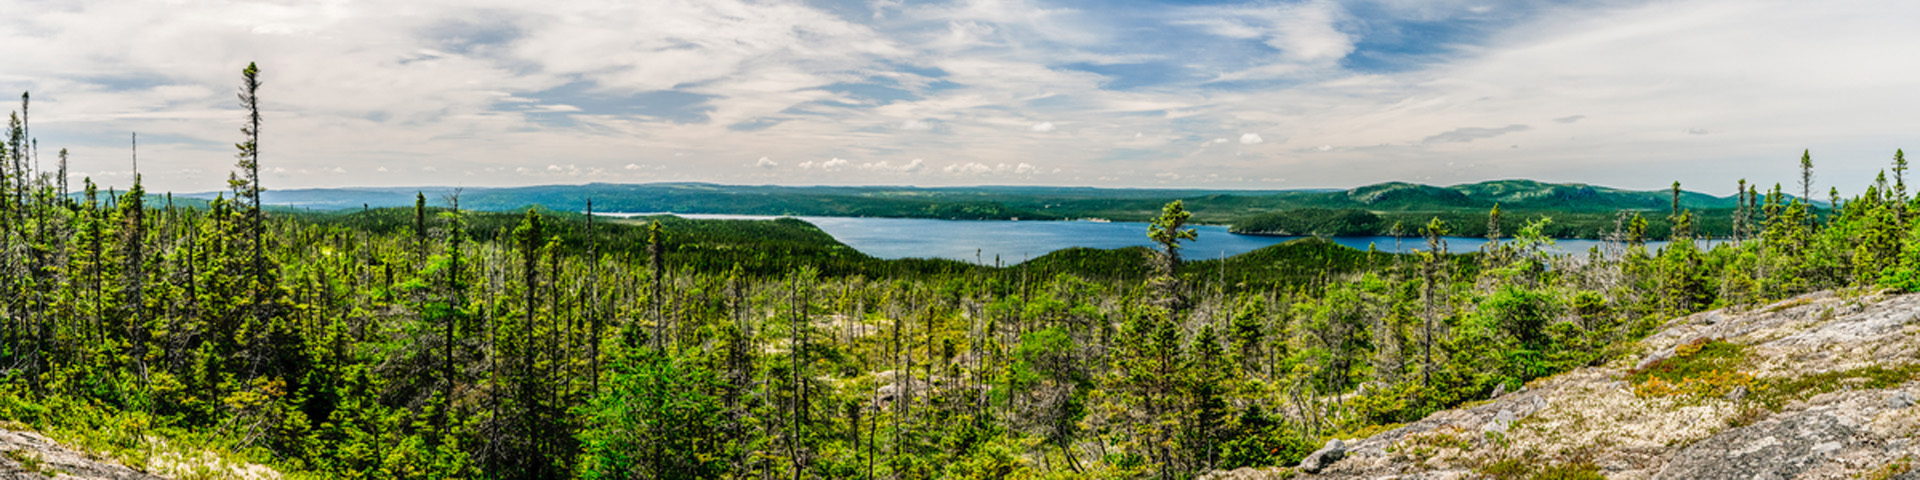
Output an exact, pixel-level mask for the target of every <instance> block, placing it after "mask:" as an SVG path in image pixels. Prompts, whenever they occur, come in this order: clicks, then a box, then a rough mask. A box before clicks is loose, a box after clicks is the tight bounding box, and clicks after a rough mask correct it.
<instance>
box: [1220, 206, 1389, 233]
mask: <svg viewBox="0 0 1920 480" xmlns="http://www.w3.org/2000/svg"><path fill="white" fill-rule="evenodd" d="M1382 222H1384V220H1381V218H1380V216H1379V215H1374V214H1373V212H1369V211H1366V210H1360V209H1341V210H1334V209H1327V208H1301V209H1294V210H1287V211H1283V212H1272V213H1263V214H1259V215H1254V216H1249V217H1246V218H1242V219H1239V220H1235V221H1234V222H1233V228H1232V229H1231V231H1232V232H1233V233H1238V234H1243V235H1285V236H1295V235H1297V236H1334V237H1340V236H1363V235H1374V234H1378V233H1380V232H1382V231H1383V230H1382V228H1384V227H1386V226H1385V225H1382V224H1381V223H1382Z"/></svg>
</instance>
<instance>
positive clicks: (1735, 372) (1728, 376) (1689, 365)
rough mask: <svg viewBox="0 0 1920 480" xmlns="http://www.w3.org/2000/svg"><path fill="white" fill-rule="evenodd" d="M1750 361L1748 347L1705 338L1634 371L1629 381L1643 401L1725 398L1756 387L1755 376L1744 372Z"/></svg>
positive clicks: (1678, 347) (1682, 346)
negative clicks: (1689, 397) (1747, 388)
mask: <svg viewBox="0 0 1920 480" xmlns="http://www.w3.org/2000/svg"><path fill="white" fill-rule="evenodd" d="M1746 361H1747V353H1746V348H1745V347H1743V346H1741V345H1739V344H1736V343H1731V342H1726V341H1722V340H1718V339H1705V338H1703V339H1699V340H1695V341H1693V342H1688V343H1685V344H1681V345H1679V346H1675V347H1674V354H1673V356H1672V357H1669V358H1667V359H1665V360H1661V361H1659V362H1655V363H1654V364H1653V365H1648V366H1647V368H1644V369H1640V370H1636V371H1633V372H1632V373H1630V374H1629V375H1628V376H1627V379H1628V381H1630V382H1633V384H1634V387H1633V392H1634V394H1636V395H1639V396H1641V397H1663V396H1691V397H1707V396H1718V395H1725V394H1727V392H1731V391H1733V390H1734V389H1735V388H1738V387H1743V386H1748V385H1752V384H1753V376H1752V375H1749V374H1747V373H1744V372H1741V371H1740V367H1741V366H1742V365H1743V364H1745V363H1746Z"/></svg>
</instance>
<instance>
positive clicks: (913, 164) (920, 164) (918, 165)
mask: <svg viewBox="0 0 1920 480" xmlns="http://www.w3.org/2000/svg"><path fill="white" fill-rule="evenodd" d="M924 168H926V162H925V161H923V160H921V159H918V158H916V159H913V160H912V161H909V162H906V163H903V164H899V165H894V164H892V163H889V162H887V161H886V160H881V161H878V162H867V163H862V164H860V169H861V170H877V171H888V172H901V173H918V172H919V171H920V170H922V169H924Z"/></svg>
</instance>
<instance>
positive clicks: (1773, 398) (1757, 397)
mask: <svg viewBox="0 0 1920 480" xmlns="http://www.w3.org/2000/svg"><path fill="white" fill-rule="evenodd" d="M1914 380H1920V363H1908V364H1899V365H1868V366H1865V367H1860V368H1852V369H1847V370H1840V371H1833V372H1822V373H1816V374H1812V375H1805V376H1800V377H1793V378H1768V379H1765V380H1762V381H1760V382H1758V385H1756V386H1755V387H1754V388H1753V390H1752V392H1753V395H1752V396H1751V397H1750V400H1751V401H1753V402H1755V403H1757V404H1759V405H1762V406H1764V407H1766V408H1767V409H1769V410H1776V411H1777V410H1779V409H1780V408H1781V407H1783V406H1786V405H1787V404H1789V403H1792V402H1794V401H1798V400H1806V399H1808V398H1812V397H1813V396H1815V395H1820V394H1823V393H1830V392H1836V391H1840V390H1843V389H1844V390H1879V389H1885V388H1893V387H1897V386H1900V385H1903V384H1906V383H1907V382H1911V381H1914Z"/></svg>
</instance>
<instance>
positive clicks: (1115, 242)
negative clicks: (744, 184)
mask: <svg viewBox="0 0 1920 480" xmlns="http://www.w3.org/2000/svg"><path fill="white" fill-rule="evenodd" d="M607 215H609V216H632V215H640V214H619V213H616V214H607ZM676 215H679V216H681V217H685V218H706V219H750V220H761V219H771V218H777V217H770V216H760V215H712V214H676ZM795 218H798V219H800V220H804V221H806V222H808V223H812V224H814V226H817V227H820V230H822V231H825V232H827V234H829V235H833V238H835V239H838V240H840V242H841V243H845V244H847V245H848V246H851V247H853V248H854V249H856V250H859V251H861V252H862V253H866V254H867V255H872V256H875V257H879V258H886V259H895V258H950V259H955V260H962V261H967V262H972V261H975V260H978V261H981V262H984V263H988V264H992V263H993V261H994V258H995V256H998V258H999V259H1000V260H1001V261H1003V262H1005V263H1009V264H1012V263H1019V262H1023V261H1026V260H1027V259H1031V258H1034V257H1039V256H1041V255H1046V254H1047V252H1052V251H1054V250H1060V249H1064V248H1071V247H1092V248H1121V247H1132V246H1149V245H1152V244H1153V241H1152V240H1148V239H1147V224H1145V223H1134V222H1112V223H1098V222H1083V221H1021V222H1015V221H1002V220H930V219H917V218H866V217H795ZM1193 228H1194V230H1196V231H1198V232H1199V236H1200V238H1199V239H1197V240H1195V241H1192V242H1187V243H1185V245H1186V248H1183V249H1181V251H1182V252H1183V254H1184V255H1185V256H1186V257H1187V258H1188V259H1190V260H1199V259H1207V258H1219V257H1222V256H1227V257H1231V256H1234V255H1239V254H1242V253H1247V252H1251V251H1254V250H1257V249H1259V248H1261V247H1265V246H1268V245H1273V244H1277V243H1281V242H1286V241H1288V240H1293V239H1297V238H1300V237H1264V236H1253V235H1235V234H1232V233H1228V232H1227V227H1221V226H1213V225H1196V226H1194V227H1193ZM1332 240H1333V242H1334V243H1338V244H1341V245H1345V246H1348V247H1352V248H1354V249H1358V250H1366V249H1367V247H1368V246H1369V245H1371V246H1374V247H1376V248H1379V249H1380V251H1382V252H1402V253H1405V252H1414V251H1418V250H1424V249H1426V248H1427V244H1426V241H1425V240H1424V239H1422V238H1420V237H1404V238H1402V239H1401V240H1400V241H1399V242H1398V243H1397V244H1396V242H1395V241H1394V238H1393V237H1335V238H1332ZM1486 243H1487V239H1484V238H1466V237H1448V238H1447V250H1448V251H1452V252H1470V251H1474V250H1478V249H1479V248H1480V246H1481V245H1483V244H1486ZM1600 243H1601V242H1599V241H1595V240H1558V241H1556V242H1555V250H1558V251H1560V252H1562V253H1580V254H1584V253H1585V252H1586V251H1587V249H1589V248H1592V247H1594V246H1598V245H1600ZM1660 245H1661V243H1660V242H1655V243H1650V244H1649V245H1648V246H1649V247H1650V248H1659V246H1660Z"/></svg>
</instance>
